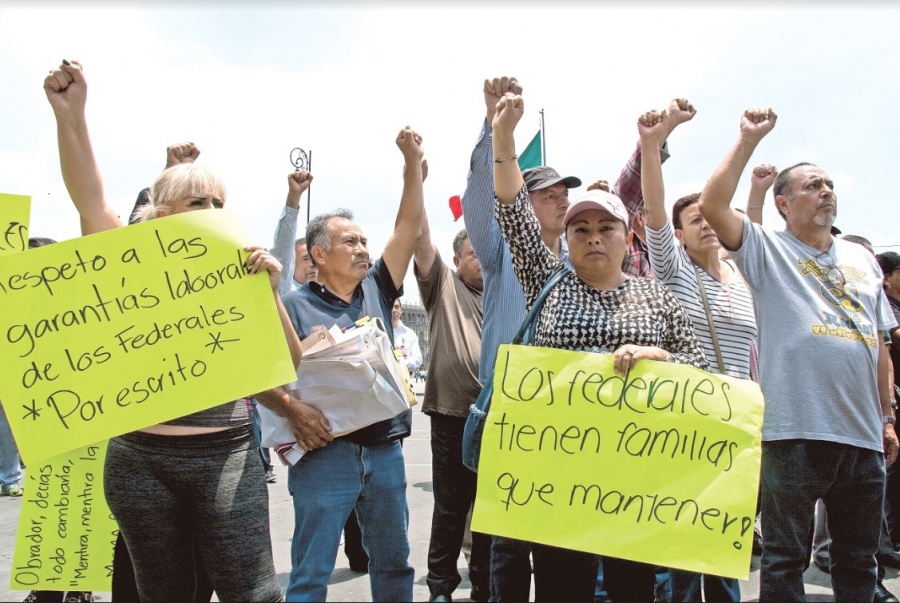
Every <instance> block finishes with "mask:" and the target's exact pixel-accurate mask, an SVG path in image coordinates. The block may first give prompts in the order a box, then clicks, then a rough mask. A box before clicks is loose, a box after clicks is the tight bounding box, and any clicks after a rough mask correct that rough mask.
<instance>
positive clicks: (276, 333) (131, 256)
mask: <svg viewBox="0 0 900 603" xmlns="http://www.w3.org/2000/svg"><path fill="white" fill-rule="evenodd" d="M244 244H245V238H244V236H243V234H242V233H241V229H240V226H239V224H238V223H237V221H236V218H235V217H234V216H233V215H232V214H230V213H229V212H227V211H224V210H211V211H199V212H189V213H187V214H181V215H177V216H172V217H169V218H162V219H158V220H151V221H149V222H145V223H142V224H137V225H134V226H129V227H127V228H119V229H115V230H111V231H108V232H104V233H101V234H97V235H92V236H88V237H82V238H80V239H75V240H72V241H66V242H64V243H59V244H56V245H49V246H47V247H42V248H39V249H34V250H31V251H29V252H28V253H24V254H18V255H16V256H9V257H5V258H0V357H2V358H3V359H4V361H3V363H0V401H2V403H3V405H4V408H5V410H6V415H7V416H8V417H9V421H10V425H11V426H12V429H13V432H14V433H15V435H16V440H17V441H18V443H19V449H20V452H21V454H22V457H23V458H24V459H25V461H26V462H28V463H29V464H33V463H37V462H38V461H40V460H42V459H45V458H48V457H50V456H54V455H57V454H60V453H62V452H65V451H67V450H72V449H74V448H78V447H80V446H84V445H86V444H89V443H91V442H96V441H97V440H98V439H102V438H109V437H112V436H115V435H119V434H122V433H127V432H129V431H133V430H135V429H139V428H142V427H146V426H148V425H153V424H156V423H160V422H162V421H167V420H171V419H174V418H176V417H180V416H184V415H187V414H190V413H192V412H196V411H199V410H203V409H206V408H210V407H212V406H215V405H217V404H222V403H225V402H228V401H229V400H234V399H236V398H240V397H243V396H247V395H251V394H253V393H256V392H258V391H262V390H265V389H268V388H271V387H274V386H277V385H282V384H284V383H289V382H291V381H293V380H294V379H295V374H294V367H293V363H292V362H291V358H290V353H289V351H288V348H287V344H286V342H285V338H284V331H283V330H282V327H281V323H280V321H279V318H278V313H277V312H276V310H275V302H274V298H273V295H272V290H271V287H270V285H269V279H268V278H267V276H266V275H265V274H256V275H250V274H248V273H247V271H246V269H245V268H244V264H243V262H244V259H245V258H246V256H247V253H246V252H245V251H243V247H244Z"/></svg>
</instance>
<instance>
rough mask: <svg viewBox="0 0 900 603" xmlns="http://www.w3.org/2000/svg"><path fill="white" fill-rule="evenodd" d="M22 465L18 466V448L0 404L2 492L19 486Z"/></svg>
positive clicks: (0, 482)
mask: <svg viewBox="0 0 900 603" xmlns="http://www.w3.org/2000/svg"><path fill="white" fill-rule="evenodd" d="M21 479H22V465H20V464H19V448H18V446H16V440H15V438H14V437H13V434H12V430H11V429H10V428H9V420H8V419H7V418H6V411H4V409H3V405H2V404H0V487H2V488H3V489H4V490H6V489H7V488H9V487H10V486H16V485H19V481H20V480H21Z"/></svg>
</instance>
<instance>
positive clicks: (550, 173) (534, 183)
mask: <svg viewBox="0 0 900 603" xmlns="http://www.w3.org/2000/svg"><path fill="white" fill-rule="evenodd" d="M522 179H524V180H525V187H526V188H527V189H528V192H529V193H533V192H534V191H539V190H541V189H543V188H547V187H548V186H553V185H554V184H565V185H566V188H578V187H579V186H581V180H579V179H578V178H576V177H575V176H567V177H565V178H563V177H562V176H560V175H559V172H557V171H556V170H554V169H553V168H551V167H547V166H546V165H541V166H538V167H536V168H530V169H527V170H525V171H524V172H523V173H522Z"/></svg>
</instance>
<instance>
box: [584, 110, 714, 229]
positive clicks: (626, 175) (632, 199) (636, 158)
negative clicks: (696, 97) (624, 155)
mask: <svg viewBox="0 0 900 603" xmlns="http://www.w3.org/2000/svg"><path fill="white" fill-rule="evenodd" d="M696 114H697V110H696V109H694V105H692V104H691V103H690V102H688V101H687V100H686V99H683V98H673V99H672V101H671V102H670V103H669V108H668V110H667V111H666V116H667V117H668V119H667V120H666V128H665V131H664V132H663V134H662V135H661V136H660V138H659V160H660V163H665V161H666V159H668V158H669V152H668V150H667V147H666V146H665V145H666V141H667V140H668V139H669V136H670V135H671V134H672V132H674V131H675V128H677V127H678V126H679V125H681V124H683V123H685V122H688V121H690V120H692V119H694V116H695V115H696ZM588 190H590V187H589V188H588ZM612 193H613V194H614V195H616V196H617V197H618V198H619V199H621V200H622V204H623V205H624V206H625V209H626V210H628V228H633V227H634V221H635V218H636V217H637V213H638V212H639V211H640V210H641V209H643V207H644V195H643V192H642V191H641V143H640V141H638V144H637V147H636V148H635V150H634V153H632V155H631V157H629V158H628V161H626V162H625V166H624V167H623V168H622V171H621V173H619V178H618V179H617V180H616V183H615V185H614V186H613V188H612Z"/></svg>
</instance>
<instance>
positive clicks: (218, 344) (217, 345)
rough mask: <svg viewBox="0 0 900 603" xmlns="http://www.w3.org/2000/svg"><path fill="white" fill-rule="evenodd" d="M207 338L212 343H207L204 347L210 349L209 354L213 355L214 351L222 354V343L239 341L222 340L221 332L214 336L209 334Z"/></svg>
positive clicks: (223, 349)
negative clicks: (220, 351) (219, 351)
mask: <svg viewBox="0 0 900 603" xmlns="http://www.w3.org/2000/svg"><path fill="white" fill-rule="evenodd" d="M209 337H210V339H212V342H211V343H207V344H206V347H208V348H210V347H211V348H212V351H211V352H210V354H215V353H216V350H222V351H223V352H224V351H225V348H224V347H222V344H223V343H233V342H235V341H240V339H222V331H219V332H218V333H216V334H215V335H213V334H212V333H210V334H209Z"/></svg>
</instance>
